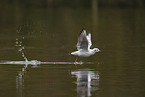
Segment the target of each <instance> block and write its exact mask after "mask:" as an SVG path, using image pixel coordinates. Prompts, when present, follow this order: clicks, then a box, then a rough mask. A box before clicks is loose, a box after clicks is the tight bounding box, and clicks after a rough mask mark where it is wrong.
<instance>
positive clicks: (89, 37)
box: [87, 33, 92, 49]
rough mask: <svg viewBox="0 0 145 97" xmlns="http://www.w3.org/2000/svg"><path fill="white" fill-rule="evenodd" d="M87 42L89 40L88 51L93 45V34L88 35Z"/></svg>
mask: <svg viewBox="0 0 145 97" xmlns="http://www.w3.org/2000/svg"><path fill="white" fill-rule="evenodd" d="M87 40H88V49H90V47H91V45H92V42H91V33H89V34H88V35H87Z"/></svg>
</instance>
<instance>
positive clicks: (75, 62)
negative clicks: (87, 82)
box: [75, 56, 78, 69]
mask: <svg viewBox="0 0 145 97" xmlns="http://www.w3.org/2000/svg"><path fill="white" fill-rule="evenodd" d="M77 60H78V56H77V57H76V60H75V67H76V69H78V67H77V63H76V62H77Z"/></svg>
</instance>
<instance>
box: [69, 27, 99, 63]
mask: <svg viewBox="0 0 145 97" xmlns="http://www.w3.org/2000/svg"><path fill="white" fill-rule="evenodd" d="M91 45H92V42H91V33H89V34H88V35H86V30H83V31H82V32H81V33H80V35H79V37H78V43H77V50H78V51H75V52H72V53H71V54H72V55H76V56H79V57H89V56H91V55H94V54H95V53H96V52H100V50H99V49H98V48H93V49H90V47H91ZM77 59H78V57H77V58H76V60H75V62H77Z"/></svg>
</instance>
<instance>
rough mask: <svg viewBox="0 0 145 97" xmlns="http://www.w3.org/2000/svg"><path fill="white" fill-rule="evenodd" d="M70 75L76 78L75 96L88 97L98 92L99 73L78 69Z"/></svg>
mask: <svg viewBox="0 0 145 97" xmlns="http://www.w3.org/2000/svg"><path fill="white" fill-rule="evenodd" d="M71 74H72V75H73V76H74V77H76V78H77V81H76V82H75V83H76V84H77V89H76V90H77V96H78V97H90V96H91V92H93V91H97V90H99V71H93V70H92V69H79V70H76V71H72V72H71Z"/></svg>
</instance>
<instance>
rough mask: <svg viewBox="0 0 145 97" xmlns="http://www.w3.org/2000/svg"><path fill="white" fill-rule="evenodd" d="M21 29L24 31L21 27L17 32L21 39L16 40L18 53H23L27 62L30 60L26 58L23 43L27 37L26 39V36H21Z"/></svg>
mask: <svg viewBox="0 0 145 97" xmlns="http://www.w3.org/2000/svg"><path fill="white" fill-rule="evenodd" d="M21 29H22V27H20V29H19V30H17V33H18V36H19V37H18V38H16V45H15V46H16V47H17V48H18V52H21V55H22V57H23V58H24V60H25V61H26V62H27V61H28V59H27V57H26V56H25V53H24V49H25V47H24V46H23V41H24V39H25V37H24V36H20V31H21Z"/></svg>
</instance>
